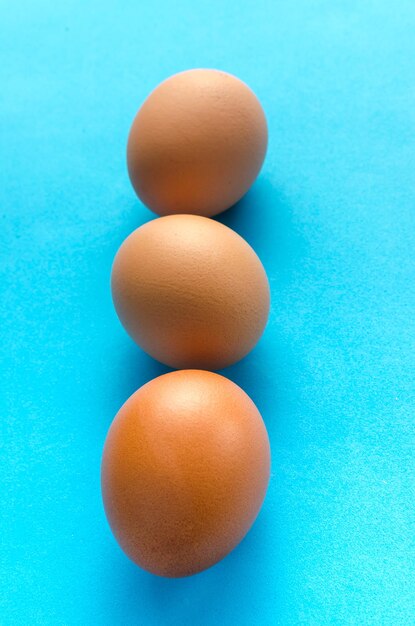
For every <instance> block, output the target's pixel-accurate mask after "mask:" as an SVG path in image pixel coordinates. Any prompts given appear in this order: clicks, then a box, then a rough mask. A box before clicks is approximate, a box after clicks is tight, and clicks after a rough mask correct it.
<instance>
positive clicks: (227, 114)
mask: <svg viewBox="0 0 415 626" xmlns="http://www.w3.org/2000/svg"><path fill="white" fill-rule="evenodd" d="M267 137H268V133H267V123H266V119H265V115H264V112H263V110H262V107H261V105H260V103H259V101H258V99H257V97H256V96H255V94H254V93H253V92H252V91H251V89H249V87H248V86H247V85H246V84H245V83H243V82H242V81H241V80H239V79H238V78H236V77H235V76H232V75H231V74H227V73H225V72H220V71H217V70H209V69H198V70H189V71H187V72H182V73H180V74H176V75H174V76H172V77H171V78H168V79H167V80H165V81H164V82H163V83H161V84H160V85H159V86H158V87H157V88H156V89H155V90H154V91H153V92H152V93H151V94H150V96H149V97H148V98H147V100H146V101H145V102H144V104H143V105H142V107H141V108H140V110H139V111H138V113H137V116H136V118H135V120H134V122H133V125H132V127H131V131H130V135H129V139H128V146H127V163H128V172H129V175H130V179H131V182H132V184H133V187H134V189H135V191H136V193H137V195H138V196H139V197H140V198H141V200H142V201H143V202H144V204H146V205H147V206H148V207H149V208H150V209H152V210H153V211H155V212H156V213H158V214H159V215H168V214H173V213H194V214H197V215H204V216H212V215H215V214H217V213H220V212H221V211H224V210H225V209H227V208H229V207H230V206H232V204H234V203H235V202H236V201H237V200H239V199H240V198H241V197H242V196H243V195H244V194H245V193H246V191H248V189H249V188H250V186H251V185H252V183H253V182H254V180H255V178H256V177H257V175H258V172H259V170H260V169H261V166H262V163H263V160H264V157H265V153H266V148H267Z"/></svg>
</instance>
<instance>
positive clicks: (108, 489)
mask: <svg viewBox="0 0 415 626" xmlns="http://www.w3.org/2000/svg"><path fill="white" fill-rule="evenodd" d="M266 146H267V125H266V120H265V116H264V113H263V110H262V107H261V105H260V103H259V101H258V100H257V98H256V96H255V95H254V93H253V92H252V91H251V90H250V89H249V88H248V87H247V86H246V85H245V84H244V83H243V82H242V81H240V80H238V79H237V78H235V77H234V76H231V75H229V74H226V73H224V72H218V71H215V70H192V71H188V72H183V73H181V74H177V75H175V76H173V77H172V78H170V79H168V80H166V81H165V82H164V83H162V84H161V85H160V86H159V87H158V88H157V89H156V90H155V91H153V93H152V94H151V95H150V96H149V98H148V99H147V100H146V101H145V103H144V105H143V106H142V107H141V109H140V110H139V112H138V114H137V116H136V118H135V120H134V123H133V126H132V129H131V132H130V137H129V142H128V155H127V156H128V169H129V174H130V178H131V182H132V184H133V186H134V188H135V190H136V192H137V194H138V196H139V197H140V198H141V199H142V200H143V201H144V203H145V204H147V206H149V207H150V208H151V209H153V210H154V211H155V212H156V213H158V214H159V215H162V216H163V217H160V218H159V219H156V220H152V221H150V222H148V223H147V224H145V225H144V226H141V227H140V228H138V229H137V230H136V231H134V232H133V233H132V234H131V235H130V236H129V237H128V238H127V239H126V241H125V242H124V243H123V244H122V246H121V248H120V250H119V251H118V253H117V255H116V258H115V261H114V265H113V270H112V279H111V285H112V293H113V299H114V304H115V307H116V310H117V313H118V315H119V318H120V320H121V322H122V324H123V325H124V327H125V329H126V330H127V332H128V333H129V334H130V335H131V336H132V338H133V339H134V340H135V341H136V342H137V343H138V344H139V345H140V346H141V347H142V348H143V349H144V350H145V351H146V352H147V353H148V354H150V355H151V356H153V357H154V358H156V359H157V360H159V361H161V362H162V363H165V364H167V365H169V366H171V367H174V368H183V369H181V371H176V372H172V373H170V374H166V375H164V376H160V377H159V378H156V379H155V380H153V381H151V382H150V383H147V385H145V386H144V387H142V388H141V389H139V390H138V391H137V392H136V393H135V394H133V396H131V398H130V399H129V400H127V402H126V403H125V404H124V406H123V407H122V409H121V410H120V411H119V413H118V415H117V417H116V419H115V420H114V422H113V424H112V426H111V428H110V431H109V434H108V437H107V440H106V444H105V449H104V456H103V463H102V489H103V498H104V505H105V509H106V513H107V516H108V519H109V522H110V525H111V527H112V529H113V531H114V534H115V536H116V537H117V539H118V541H119V543H120V545H121V546H122V548H123V549H124V551H125V552H126V553H127V554H128V555H129V556H130V557H131V558H132V559H133V560H134V561H135V562H136V563H138V564H139V565H141V566H142V567H144V568H145V569H147V570H149V571H151V572H153V573H156V574H160V575H165V576H182V575H188V574H192V573H195V572H198V571H201V570H203V569H205V568H206V567H209V566H210V565H213V564H214V563H216V562H217V561H218V560H220V559H221V558H222V557H223V556H225V555H226V554H227V553H228V552H229V551H230V550H232V548H234V547H235V545H237V544H238V543H239V541H240V540H241V539H242V538H243V536H244V535H245V534H246V532H247V531H248V529H249V528H250V526H251V524H252V523H253V521H254V519H255V517H256V515H257V513H258V511H259V509H260V506H261V504H262V501H263V498H264V495H265V491H266V487H267V484H268V479H269V465H270V451H269V442H268V436H267V432H266V429H265V426H264V424H263V421H262V418H261V416H260V414H259V412H258V410H257V409H256V407H255V405H254V404H253V402H252V401H251V400H250V398H249V397H248V396H247V395H246V394H245V393H244V392H243V391H242V389H240V388H239V387H238V386H237V385H235V384H234V383H232V382H231V381H229V380H228V379H226V378H224V377H223V376H219V375H218V374H214V373H211V372H208V371H205V370H217V369H221V368H223V367H226V366H228V365H231V364H232V363H235V362H236V361H238V360H239V359H241V358H242V357H244V356H245V355H246V354H247V353H248V352H249V351H250V350H251V349H252V348H253V347H254V345H255V344H256V343H257V341H258V339H259V338H260V336H261V334H262V332H263V330H264V327H265V324H266V321H267V318H268V313H269V300H270V297H269V285H268V280H267V276H266V274H265V271H264V268H263V266H262V264H261V262H260V260H259V258H258V257H257V255H256V254H255V252H254V251H253V249H252V248H251V247H250V246H249V244H248V243H247V242H246V241H245V240H244V239H242V237H240V236H239V235H238V234H236V233H235V232H234V231H233V230H231V229H230V228H228V227H226V226H224V225H223V224H221V223H219V222H217V221H215V220H213V219H210V217H212V216H213V215H216V214H217V213H219V212H221V211H223V210H225V209H227V208H229V207H230V206H231V205H232V204H234V203H235V202H236V201H237V200H239V199H240V198H241V197H242V196H243V195H244V193H245V192H246V191H247V190H248V189H249V187H250V186H251V184H252V183H253V181H254V180H255V178H256V176H257V174H258V172H259V170H260V168H261V165H262V162H263V159H264V156H265V151H266Z"/></svg>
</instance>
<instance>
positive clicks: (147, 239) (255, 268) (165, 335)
mask: <svg viewBox="0 0 415 626" xmlns="http://www.w3.org/2000/svg"><path fill="white" fill-rule="evenodd" d="M111 286H112V294H113V300H114V304H115V308H116V310H117V313H118V316H119V318H120V320H121V322H122V324H123V325H124V327H125V329H126V330H127V332H128V333H129V334H130V335H131V337H132V338H133V339H134V340H135V341H136V342H137V343H138V345H139V346H141V347H142V348H143V349H144V350H145V351H146V352H147V353H148V354H150V355H151V356H153V357H154V358H155V359H157V360H159V361H161V362H163V363H166V364H167V365H170V366H171V367H176V368H193V367H194V368H200V369H221V368H223V367H226V366H227V365H231V364H232V363H234V362H235V361H238V360H239V359H241V358H242V357H243V356H245V355H246V354H247V353H248V352H249V351H250V350H251V349H252V348H253V346H254V345H255V344H256V343H257V341H258V339H259V338H260V336H261V334H262V332H263V330H264V327H265V324H266V321H267V318H268V312H269V300H270V296H269V286H268V280H267V276H266V274H265V270H264V268H263V266H262V264H261V262H260V260H259V259H258V257H257V255H256V254H255V252H254V251H253V250H252V248H251V247H250V246H249V245H248V243H247V242H246V241H245V240H244V239H242V237H240V236H239V235H238V234H236V233H235V232H234V231H233V230H231V229H230V228H228V227H227V226H224V225H223V224H220V223H219V222H216V221H214V220H211V219H209V218H206V217H200V216H197V215H169V216H166V217H161V218H159V219H156V220H153V221H151V222H148V223H147V224H144V226H141V227H140V228H138V229H137V230H135V231H134V232H133V233H132V234H131V235H130V236H129V237H127V239H126V240H125V241H124V243H123V244H122V246H121V248H120V249H119V251H118V253H117V255H116V257H115V260H114V265H113V269H112V277H111Z"/></svg>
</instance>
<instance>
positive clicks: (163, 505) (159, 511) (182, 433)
mask: <svg viewBox="0 0 415 626" xmlns="http://www.w3.org/2000/svg"><path fill="white" fill-rule="evenodd" d="M269 475H270V447H269V441H268V435H267V431H266V428H265V425H264V422H263V420H262V418H261V415H260V414H259V412H258V410H257V408H256V407H255V405H254V403H253V402H252V400H251V399H250V398H249V397H248V396H247V394H246V393H245V392H244V391H242V389H241V388H240V387H238V386H237V385H236V384H234V383H233V382H231V381H230V380H228V379H227V378H224V377H223V376H220V375H218V374H214V373H212V372H206V371H198V370H182V371H177V372H171V373H169V374H165V375H163V376H159V377H158V378H155V379H154V380H152V381H150V382H149V383H147V384H146V385H144V386H143V387H141V388H140V389H139V390H138V391H136V392H135V393H134V394H133V395H132V396H131V397H130V398H129V399H128V400H127V402H126V403H125V404H124V405H123V407H122V408H121V409H120V411H119V412H118V414H117V416H116V417H115V419H114V421H113V423H112V425H111V427H110V430H109V432H108V435H107V439H106V442H105V446H104V452H103V459H102V470H101V482H102V495H103V501H104V507H105V511H106V515H107V518H108V521H109V524H110V526H111V528H112V531H113V533H114V535H115V537H116V539H117V541H118V542H119V544H120V546H121V548H122V549H123V550H124V552H125V553H126V554H127V555H128V556H129V557H130V559H132V560H133V561H134V562H135V563H137V564H138V565H139V566H141V567H142V568H144V569H145V570H148V571H149V572H152V573H154V574H158V575H160V576H168V577H178V576H188V575H190V574H195V573H197V572H200V571H202V570H204V569H206V568H208V567H210V566H212V565H214V564H215V563H217V562H218V561H219V560H220V559H222V558H223V557H224V556H226V555H227V554H228V553H229V552H230V551H231V550H232V549H233V548H235V546H236V545H237V544H238V543H239V542H240V541H241V540H242V538H243V537H244V536H245V535H246V533H247V532H248V530H249V529H250V527H251V526H252V524H253V522H254V520H255V518H256V517H257V514H258V512H259V510H260V508H261V505H262V502H263V499H264V497H265V493H266V490H267V485H268V481H269Z"/></svg>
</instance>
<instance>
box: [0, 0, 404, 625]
mask: <svg viewBox="0 0 415 626" xmlns="http://www.w3.org/2000/svg"><path fill="white" fill-rule="evenodd" d="M414 33H415V4H414V2H413V1H412V0H400V1H399V2H396V3H394V2H390V1H386V0H379V1H377V2H375V1H369V0H360V1H359V2H358V1H349V2H345V1H341V0H334V1H333V0H331V1H329V0H325V1H323V0H316V1H314V0H313V1H309V0H297V1H296V2H282V1H278V2H276V1H271V0H268V1H266V0H256V1H255V2H236V1H230V2H223V1H219V0H209V1H207V0H202V1H200V2H194V1H193V0H192V1H191V0H177V1H176V2H167V1H163V2H149V1H147V0H146V1H134V2H133V1H132V0H126V1H124V2H115V0H112V1H109V0H107V1H105V0H101V1H99V2H98V0H89V1H88V2H86V1H81V0H68V1H65V2H52V1H51V0H40V1H39V2H33V1H28V0H24V1H20V2H11V1H9V2H7V1H3V2H2V3H1V4H0V82H1V84H0V126H1V135H0V141H1V167H0V207H1V228H0V254H1V261H0V289H1V359H2V360H1V382H0V385H1V392H0V403H1V405H0V409H1V421H0V429H1V435H0V446H1V448H0V472H1V482H0V484H1V490H0V502H1V516H0V545H1V547H0V568H1V571H0V576H1V592H0V623H1V624H4V625H7V626H8V625H10V624H24V625H28V624H53V625H58V624H64V625H75V624H80V625H83V626H85V625H89V624H91V625H94V626H95V625H98V626H99V625H101V624H116V625H118V624H120V625H121V624H122V625H124V624H125V625H127V624H128V625H130V624H140V625H141V626H147V625H148V626H152V625H154V626H164V625H166V624H167V625H177V626H182V625H185V626H187V625H192V626H193V625H197V626H199V625H200V626H205V625H206V626H207V625H209V626H213V625H215V626H216V625H229V626H231V625H232V626H233V625H235V624H238V625H239V626H251V625H259V626H268V625H269V626H271V625H276V624H280V625H283V626H289V625H297V624H301V625H303V624H304V625H317V626H320V625H325V624H342V625H343V624H344V625H346V624H347V625H348V624H352V625H358V626H364V625H382V626H384V625H391V626H399V625H405V626H407V625H409V624H413V623H414V622H415V540H414V536H415V514H414V501H415V463H414V444H415V436H414V432H415V427H414V424H415V359H414V355H415V314H414V310H415V261H414V257H415V252H414V251H415V173H414V172H415V87H414V85H415V36H414ZM191 67H216V68H219V69H223V70H226V71H229V72H232V73H234V74H236V75H237V76H239V77H240V78H242V79H243V80H245V81H246V82H247V83H248V84H249V85H250V86H251V87H252V88H253V89H254V90H255V92H256V93H257V95H258V97H259V98H260V100H261V102H262V104H263V106H264V109H265V111H266V114H267V117H268V121H269V131H270V143H269V151H268V156H267V159H266V162H265V165H264V168H263V170H262V173H261V175H260V178H259V180H258V182H257V183H256V184H255V185H254V187H253V189H252V190H251V192H250V193H249V194H248V195H247V196H246V198H245V199H243V201H242V202H241V203H240V204H239V205H238V206H236V207H235V208H232V209H231V210H229V211H228V212H227V213H225V214H223V215H222V216H221V217H220V219H221V221H223V222H224V223H226V224H228V225H229V226H231V227H232V228H234V229H235V230H237V231H238V232H239V233H240V234H242V235H243V236H244V237H245V238H246V239H247V240H248V241H249V242H250V243H251V244H252V245H253V247H254V248H255V249H256V251H257V252H258V254H259V256H260V257H261V259H262V261H263V263H264V265H265V267H266V270H267V272H268V274H269V278H270V282H271V287H272V312H271V317H270V322H269V325H268V327H267V330H266V332H265V334H264V336H263V339H262V340H261V342H260V344H259V345H258V347H257V348H256V349H255V350H254V351H253V352H252V354H251V355H250V356H249V357H247V358H246V359H245V360H244V361H242V362H241V363H239V364H237V365H236V366H234V367H231V368H228V369H227V370H226V371H224V374H225V375H226V376H229V377H230V378H231V379H232V380H234V381H235V382H237V383H238V384H240V385H241V386H242V387H243V388H244V389H245V390H246V391H247V392H248V393H249V394H250V395H251V396H252V398H253V399H254V401H255V402H256V404H257V406H258V408H259V409H260V411H261V412H262V414H263V417H264V420H265V422H266V425H267V428H268V431H269V435H270V440H271V445H272V453H273V466H272V478H271V483H270V488H269V492H268V495H267V498H266V502H265V504H264V507H263V510H262V512H261V514H260V516H259V518H258V521H257V523H256V525H255V526H254V528H253V529H252V531H251V532H250V534H249V535H248V536H247V538H246V539H245V540H244V541H243V543H242V544H241V545H240V546H239V547H238V548H237V549H236V550H235V551H234V552H233V553H232V554H231V555H230V556H229V557H228V558H226V559H225V560H224V561H223V562H221V563H220V564H218V565H217V566H215V567H214V568H212V569H210V570H208V571H206V572H204V573H202V574H200V575H198V576H195V577H193V578H188V579H181V580H164V579H160V578H157V577H154V576H151V575H149V574H147V573H145V572H143V571H141V570H140V569H138V568H137V567H135V566H134V565H133V564H132V563H131V562H130V561H128V559H127V558H126V557H125V556H124V555H123V553H122V552H121V550H120V549H119V548H118V546H117V544H116V543H115V540H114V539H113V537H112V535H111V532H110V530H109V528H108V526H107V523H106V519H105V516H104V512H103V508H102V503H101V496H100V483H99V472H100V460H101V451H102V446H103V443H104V439H105V435H106V432H107V429H108V427H109V425H110V423H111V420H112V418H113V416H114V415H115V413H116V412H117V410H118V409H119V407H120V406H121V404H122V403H123V402H124V401H125V400H126V399H127V397H128V396H129V395H130V394H131V393H132V392H133V391H135V389H137V388H138V387H139V386H140V385H141V384H142V383H144V382H146V381H148V380H149V379H151V378H153V377H154V376H156V375H158V374H159V373H162V372H164V371H165V368H163V366H161V365H159V364H157V363H156V362H154V361H152V360H151V359H150V358H149V357H147V356H146V355H145V354H143V353H142V352H141V351H140V349H139V348H137V347H136V346H134V345H133V343H132V342H131V340H130V339H129V338H128V337H127V335H126V334H125V333H124V331H123V329H122V328H121V326H120V324H119V322H118V320H117V317H116V315H115V312H114V310H113V307H112V303H111V296H110V290H109V275H110V268H111V263H112V260H113V257H114V254H115V252H116V250H117V248H118V247H119V245H120V244H121V242H122V241H123V239H124V238H125V237H126V236H127V235H128V234H129V233H130V232H131V231H132V230H133V229H134V228H136V227H138V226H139V225H140V224H142V223H144V222H145V221H147V220H149V219H152V218H153V217H154V216H153V214H151V213H150V211H148V210H147V209H146V208H145V207H143V205H142V204H141V203H140V202H139V201H138V200H137V198H136V197H135V195H134V193H133V190H132V188H131V186H130V183H129V181H128V177H127V172H126V166H125V145H126V138H127V134H128V130H129V126H130V123H131V121H132V119H133V116H134V114H135V112H136V110H137V109H138V107H139V105H140V104H141V102H142V101H143V100H144V98H145V97H146V96H147V94H148V93H149V91H150V90H151V89H152V88H153V87H155V86H156V85H157V84H158V83H159V82H160V81H161V80H162V79H164V78H166V77H167V76H169V75H171V74H173V73H175V72H177V71H180V70H184V69H187V68H191Z"/></svg>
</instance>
